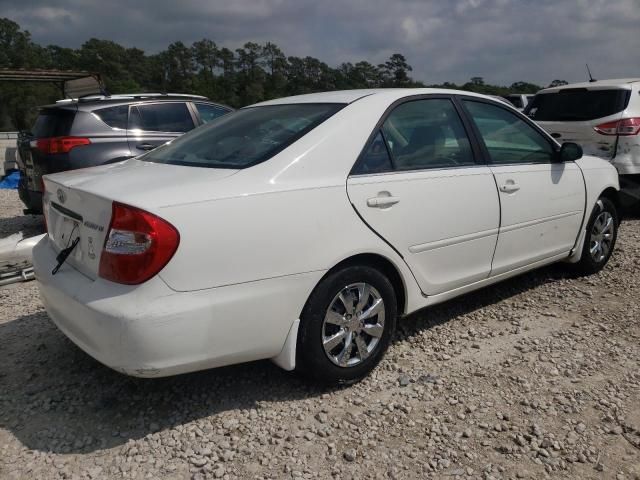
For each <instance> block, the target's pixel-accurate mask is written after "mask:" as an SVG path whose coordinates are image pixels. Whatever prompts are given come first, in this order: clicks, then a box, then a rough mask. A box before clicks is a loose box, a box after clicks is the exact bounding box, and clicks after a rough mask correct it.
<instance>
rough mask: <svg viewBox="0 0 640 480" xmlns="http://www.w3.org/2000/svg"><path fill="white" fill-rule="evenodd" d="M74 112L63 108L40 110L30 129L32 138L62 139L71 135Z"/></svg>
mask: <svg viewBox="0 0 640 480" xmlns="http://www.w3.org/2000/svg"><path fill="white" fill-rule="evenodd" d="M75 116H76V112H75V111H72V110H66V109H63V108H52V109H45V110H41V111H40V113H39V114H38V118H36V122H35V123H34V125H33V128H32V129H31V133H32V134H33V136H34V137H38V138H46V137H62V136H65V135H69V134H70V133H71V126H72V125H73V119H74V118H75Z"/></svg>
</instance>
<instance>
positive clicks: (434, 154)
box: [347, 97, 500, 295]
mask: <svg viewBox="0 0 640 480" xmlns="http://www.w3.org/2000/svg"><path fill="white" fill-rule="evenodd" d="M477 157H478V152H477V150H475V146H474V145H472V144H471V142H470V140H469V136H468V134H467V129H466V128H465V126H464V123H463V120H462V118H461V117H460V115H459V112H458V108H457V107H456V105H455V104H454V102H453V101H452V99H451V98H449V97H437V98H436V97H426V98H420V99H415V100H410V101H406V102H404V103H401V104H399V105H397V106H396V107H395V108H394V109H393V110H392V111H391V112H390V113H389V114H388V115H387V116H386V118H385V119H384V121H383V122H382V123H381V125H380V127H379V128H378V129H377V130H376V131H375V132H374V133H373V134H372V138H371V139H370V141H369V143H368V145H367V146H366V147H365V149H364V151H363V153H362V155H361V156H360V158H359V160H358V163H357V164H356V167H354V170H353V172H352V174H351V175H350V176H349V178H348V181H347V192H348V195H349V199H350V201H351V203H352V204H353V206H354V208H355V209H356V210H357V212H358V213H359V215H360V216H361V217H362V218H363V220H364V221H365V222H366V223H367V224H368V225H369V227H370V228H372V229H373V230H374V231H375V232H376V233H377V234H378V235H379V236H381V237H382V238H383V239H384V240H385V241H387V242H388V243H389V244H390V245H391V246H393V247H394V248H395V249H396V250H397V251H398V252H399V253H400V254H401V255H402V257H403V258H404V259H405V261H406V262H407V264H408V265H409V267H410V268H411V270H412V272H413V274H414V275H415V277H416V280H417V281H418V284H419V285H420V288H421V289H422V291H423V292H424V293H425V294H429V295H434V294H438V293H442V292H445V291H448V290H452V289H455V288H458V287H461V286H464V285H466V284H470V283H473V282H476V281H479V280H482V279H484V278H487V277H488V275H489V272H490V270H491V259H492V256H493V252H494V249H495V246H496V240H497V234H498V224H499V218H500V207H499V204H498V193H497V190H496V186H495V182H494V179H493V175H492V173H491V170H490V169H489V168H488V167H487V166H486V165H482V164H478V163H476V158H477Z"/></svg>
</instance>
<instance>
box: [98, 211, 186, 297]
mask: <svg viewBox="0 0 640 480" xmlns="http://www.w3.org/2000/svg"><path fill="white" fill-rule="evenodd" d="M179 243H180V235H179V234H178V231H177V230H176V229H175V227H174V226H173V225H171V224H170V223H169V222H167V221H165V220H163V219H162V218H160V217H158V216H156V215H153V214H152V213H149V212H145V211H144V210H140V209H139V208H135V207H130V206H128V205H124V204H122V203H117V202H113V211H112V214H111V224H110V225H109V231H108V232H107V239H106V241H105V244H104V249H103V250H102V256H101V257H100V276H101V277H102V278H105V279H107V280H111V281H112V282H117V283H124V284H127V285H137V284H139V283H142V282H145V281H147V280H149V279H150V278H151V277H153V276H154V275H156V274H157V273H158V272H159V271H160V270H162V269H163V268H164V266H165V265H166V264H167V263H169V260H171V257H173V254H174V253H175V252H176V250H177V248H178V244H179Z"/></svg>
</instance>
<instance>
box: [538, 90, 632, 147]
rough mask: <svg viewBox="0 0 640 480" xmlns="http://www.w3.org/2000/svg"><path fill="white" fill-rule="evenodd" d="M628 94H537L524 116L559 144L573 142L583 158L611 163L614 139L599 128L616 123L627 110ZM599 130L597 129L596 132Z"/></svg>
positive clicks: (562, 91)
mask: <svg viewBox="0 0 640 480" xmlns="http://www.w3.org/2000/svg"><path fill="white" fill-rule="evenodd" d="M630 94H631V90H629V89H624V88H612V87H593V88H566V89H561V90H558V91H556V92H548V93H544V92H543V93H539V94H538V95H536V96H535V98H534V99H533V101H532V103H531V104H530V105H529V106H528V108H527V115H528V116H529V117H530V118H532V119H533V120H535V121H536V122H537V123H538V124H540V126H541V127H542V128H544V129H545V130H546V131H547V132H549V133H550V134H551V136H552V137H554V138H555V139H556V140H558V142H560V143H562V142H575V143H578V144H579V145H581V146H582V149H583V151H584V153H585V154H586V155H595V156H598V157H601V158H606V159H611V158H613V156H614V155H615V152H616V142H617V138H618V137H617V136H616V135H615V128H614V129H613V130H614V132H613V134H609V133H610V132H609V133H608V132H606V131H604V130H603V128H602V126H603V125H605V124H607V123H612V122H617V121H618V120H620V119H621V118H622V113H623V112H624V110H625V109H626V108H627V105H628V103H629V97H630ZM598 127H600V128H598Z"/></svg>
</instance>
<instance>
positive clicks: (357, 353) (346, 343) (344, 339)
mask: <svg viewBox="0 0 640 480" xmlns="http://www.w3.org/2000/svg"><path fill="white" fill-rule="evenodd" d="M384 317H385V305H384V300H383V299H382V296H381V295H380V293H379V292H378V290H376V289H375V288H374V287H373V286H371V285H369V284H367V283H353V284H351V285H347V286H346V287H344V288H343V289H342V290H340V292H339V293H338V294H337V295H336V296H335V297H334V298H333V300H332V301H331V303H330V304H329V308H328V310H327V312H326V314H325V317H324V321H323V324H322V346H323V348H324V351H325V353H326V354H327V357H329V360H331V362H333V363H334V364H335V365H338V366H339V367H354V366H356V365H359V364H361V363H362V362H363V361H365V360H366V359H367V358H368V357H370V356H371V354H372V352H373V351H374V350H375V348H376V346H377V345H378V344H379V343H380V338H381V337H382V334H383V333H384V320H385V318H384Z"/></svg>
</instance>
